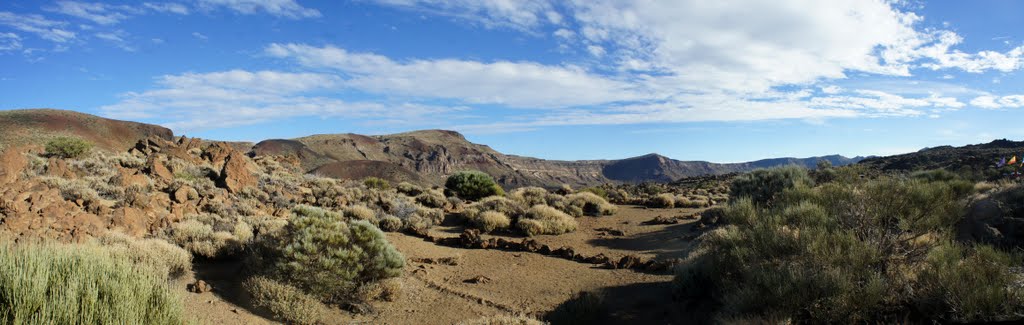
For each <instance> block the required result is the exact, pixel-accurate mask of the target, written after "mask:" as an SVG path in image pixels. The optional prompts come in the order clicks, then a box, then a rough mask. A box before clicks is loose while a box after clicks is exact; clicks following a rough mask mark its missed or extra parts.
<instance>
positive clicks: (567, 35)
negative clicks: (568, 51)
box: [552, 28, 576, 40]
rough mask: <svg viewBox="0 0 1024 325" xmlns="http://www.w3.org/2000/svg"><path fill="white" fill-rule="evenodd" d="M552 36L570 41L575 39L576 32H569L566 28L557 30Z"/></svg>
mask: <svg viewBox="0 0 1024 325" xmlns="http://www.w3.org/2000/svg"><path fill="white" fill-rule="evenodd" d="M552 34H553V35H555V36H556V37H558V38H561V39H564V40H570V39H572V38H573V36H576V33H575V32H573V31H571V30H568V29H565V28H559V29H558V30H556V31H555V32H554V33H552Z"/></svg>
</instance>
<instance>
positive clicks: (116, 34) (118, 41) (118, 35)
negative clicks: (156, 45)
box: [95, 30, 136, 52]
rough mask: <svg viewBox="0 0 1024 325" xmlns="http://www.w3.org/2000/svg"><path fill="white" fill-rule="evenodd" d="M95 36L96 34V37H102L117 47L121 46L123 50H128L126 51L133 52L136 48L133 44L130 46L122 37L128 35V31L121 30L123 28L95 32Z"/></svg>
mask: <svg viewBox="0 0 1024 325" xmlns="http://www.w3.org/2000/svg"><path fill="white" fill-rule="evenodd" d="M95 36H96V38H99V39H102V40H106V41H108V42H110V43H112V44H114V46H117V47H119V48H121V49H122V50H125V51H128V52H134V51H135V50H136V48H135V47H134V46H131V45H130V44H129V43H128V41H127V40H125V39H124V38H125V37H128V33H127V32H125V31H123V30H116V31H113V32H104V33H96V34H95Z"/></svg>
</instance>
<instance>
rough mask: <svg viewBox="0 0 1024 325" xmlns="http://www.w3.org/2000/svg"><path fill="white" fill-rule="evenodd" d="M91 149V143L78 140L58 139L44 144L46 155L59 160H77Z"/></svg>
mask: <svg viewBox="0 0 1024 325" xmlns="http://www.w3.org/2000/svg"><path fill="white" fill-rule="evenodd" d="M89 149H92V143H89V142H88V141H85V140H82V139H79V138H69V137H58V138H54V139H53V140H50V141H49V142H47V143H46V153H47V154H48V155H51V156H56V157H61V158H78V157H81V156H82V155H83V154H85V153H86V152H89Z"/></svg>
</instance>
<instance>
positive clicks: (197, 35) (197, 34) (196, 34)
mask: <svg viewBox="0 0 1024 325" xmlns="http://www.w3.org/2000/svg"><path fill="white" fill-rule="evenodd" d="M192 37H195V38H198V39H201V40H204V41H205V40H208V39H210V38H209V37H206V35H203V33H200V32H192Z"/></svg>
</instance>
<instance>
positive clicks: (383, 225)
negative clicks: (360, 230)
mask: <svg viewBox="0 0 1024 325" xmlns="http://www.w3.org/2000/svg"><path fill="white" fill-rule="evenodd" d="M378 226H379V227H380V230H383V231H388V232H395V231H399V230H402V219H398V217H396V216H392V215H387V216H384V217H383V218H380V222H378Z"/></svg>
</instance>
